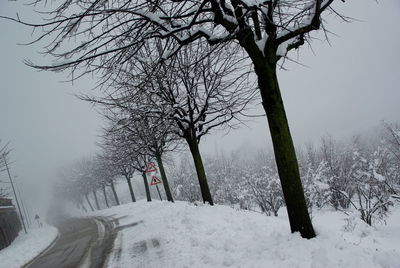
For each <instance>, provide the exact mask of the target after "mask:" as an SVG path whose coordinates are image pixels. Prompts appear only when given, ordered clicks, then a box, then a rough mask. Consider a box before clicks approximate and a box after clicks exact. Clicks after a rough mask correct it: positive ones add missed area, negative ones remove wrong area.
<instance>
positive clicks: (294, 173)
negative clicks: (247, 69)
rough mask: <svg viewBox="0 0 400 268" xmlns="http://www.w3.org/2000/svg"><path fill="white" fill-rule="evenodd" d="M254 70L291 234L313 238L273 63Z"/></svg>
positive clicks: (256, 67) (313, 233)
mask: <svg viewBox="0 0 400 268" xmlns="http://www.w3.org/2000/svg"><path fill="white" fill-rule="evenodd" d="M274 53H275V52H274ZM271 57H275V55H271ZM255 70H256V74H257V77H258V84H259V89H260V93H261V97H262V101H263V106H264V110H265V112H266V115H267V118H268V124H269V129H270V133H271V137H272V143H273V147H274V153H275V161H276V164H277V167H278V173H279V178H280V181H281V184H282V190H283V194H284V198H285V203H286V209H287V212H288V216H289V222H290V228H291V231H292V232H300V234H301V236H302V237H303V238H313V237H315V232H314V229H313V226H312V223H311V219H310V216H309V214H308V210H307V206H306V200H305V197H304V191H303V186H302V184H301V180H300V172H299V167H298V162H297V158H296V152H295V148H294V145H293V141H292V136H291V134H290V130H289V125H288V121H287V118H286V112H285V108H284V106H283V101H282V96H281V92H280V89H279V83H278V78H277V75H276V63H273V64H271V63H264V65H263V66H257V65H255Z"/></svg>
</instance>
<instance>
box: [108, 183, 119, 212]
mask: <svg viewBox="0 0 400 268" xmlns="http://www.w3.org/2000/svg"><path fill="white" fill-rule="evenodd" d="M110 185H111V190H112V192H113V195H114V199H115V203H116V204H117V206H119V205H120V203H119V199H118V195H117V191H116V190H115V186H114V182H113V181H111V184H110Z"/></svg>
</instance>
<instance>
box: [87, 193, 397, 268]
mask: <svg viewBox="0 0 400 268" xmlns="http://www.w3.org/2000/svg"><path fill="white" fill-rule="evenodd" d="M95 215H102V216H111V217H113V218H115V219H118V221H119V223H118V226H119V227H117V230H119V232H118V234H117V237H116V240H115V243H114V247H113V252H112V253H111V255H110V256H109V259H108V267H113V268H114V267H115V268H117V267H120V268H122V267H141V268H142V267H155V268H156V267H157V268H158V267H166V268H179V267H191V268H197V267H243V268H250V267H257V268H258V267H260V268H261V267H262V268H268V267H273V268H278V267H285V268H286V267H301V268H305V267H307V268H308V267H310V268H311V267H313V268H320V267H324V268H329V267H332V268H333V267H335V268H336V267H346V268H347V267H360V268H361V267H363V268H368V267H384V268H389V267H392V268H398V267H400V242H399V241H400V210H399V209H397V210H396V211H395V212H394V213H393V214H392V215H391V216H390V217H389V219H388V221H387V225H379V226H377V227H369V226H368V225H366V224H365V223H363V222H362V221H361V220H359V219H358V218H357V217H351V216H346V215H345V214H343V213H340V212H334V211H314V213H313V222H314V226H315V228H316V230H317V233H318V237H317V238H316V239H312V240H305V239H302V238H301V237H300V235H299V234H290V232H289V226H288V221H287V218H286V215H285V211H284V209H283V210H282V209H281V210H280V213H279V217H268V216H265V215H262V214H260V213H257V212H249V211H239V210H235V209H232V208H230V207H226V206H218V205H217V206H214V207H210V206H204V205H202V204H201V205H198V206H196V205H193V204H189V203H185V202H176V203H175V204H171V203H168V202H160V201H153V202H151V203H147V202H145V201H139V202H137V203H133V204H126V205H121V206H119V207H113V208H111V209H106V210H103V211H100V212H96V213H95Z"/></svg>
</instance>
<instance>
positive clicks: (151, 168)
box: [146, 162, 162, 200]
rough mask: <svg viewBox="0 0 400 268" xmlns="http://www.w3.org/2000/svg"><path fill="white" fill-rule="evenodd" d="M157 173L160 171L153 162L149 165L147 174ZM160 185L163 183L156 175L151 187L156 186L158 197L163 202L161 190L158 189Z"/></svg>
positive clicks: (152, 179)
mask: <svg viewBox="0 0 400 268" xmlns="http://www.w3.org/2000/svg"><path fill="white" fill-rule="evenodd" d="M157 171H158V169H157V167H156V166H155V165H154V164H153V163H152V162H149V163H147V169H146V173H152V172H156V173H157ZM160 183H161V180H160V179H159V178H157V176H156V175H153V176H151V181H150V186H153V185H155V186H156V189H157V193H158V196H159V197H160V200H162V197H161V193H160V189H158V185H157V184H160Z"/></svg>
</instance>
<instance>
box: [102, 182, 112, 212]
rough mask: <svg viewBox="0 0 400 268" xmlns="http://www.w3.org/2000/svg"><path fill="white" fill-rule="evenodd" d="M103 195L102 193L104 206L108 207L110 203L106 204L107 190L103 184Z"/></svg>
mask: <svg viewBox="0 0 400 268" xmlns="http://www.w3.org/2000/svg"><path fill="white" fill-rule="evenodd" d="M103 195H104V201H106V206H107V207H108V208H109V207H110V205H109V204H108V198H107V192H106V186H105V185H103Z"/></svg>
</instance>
